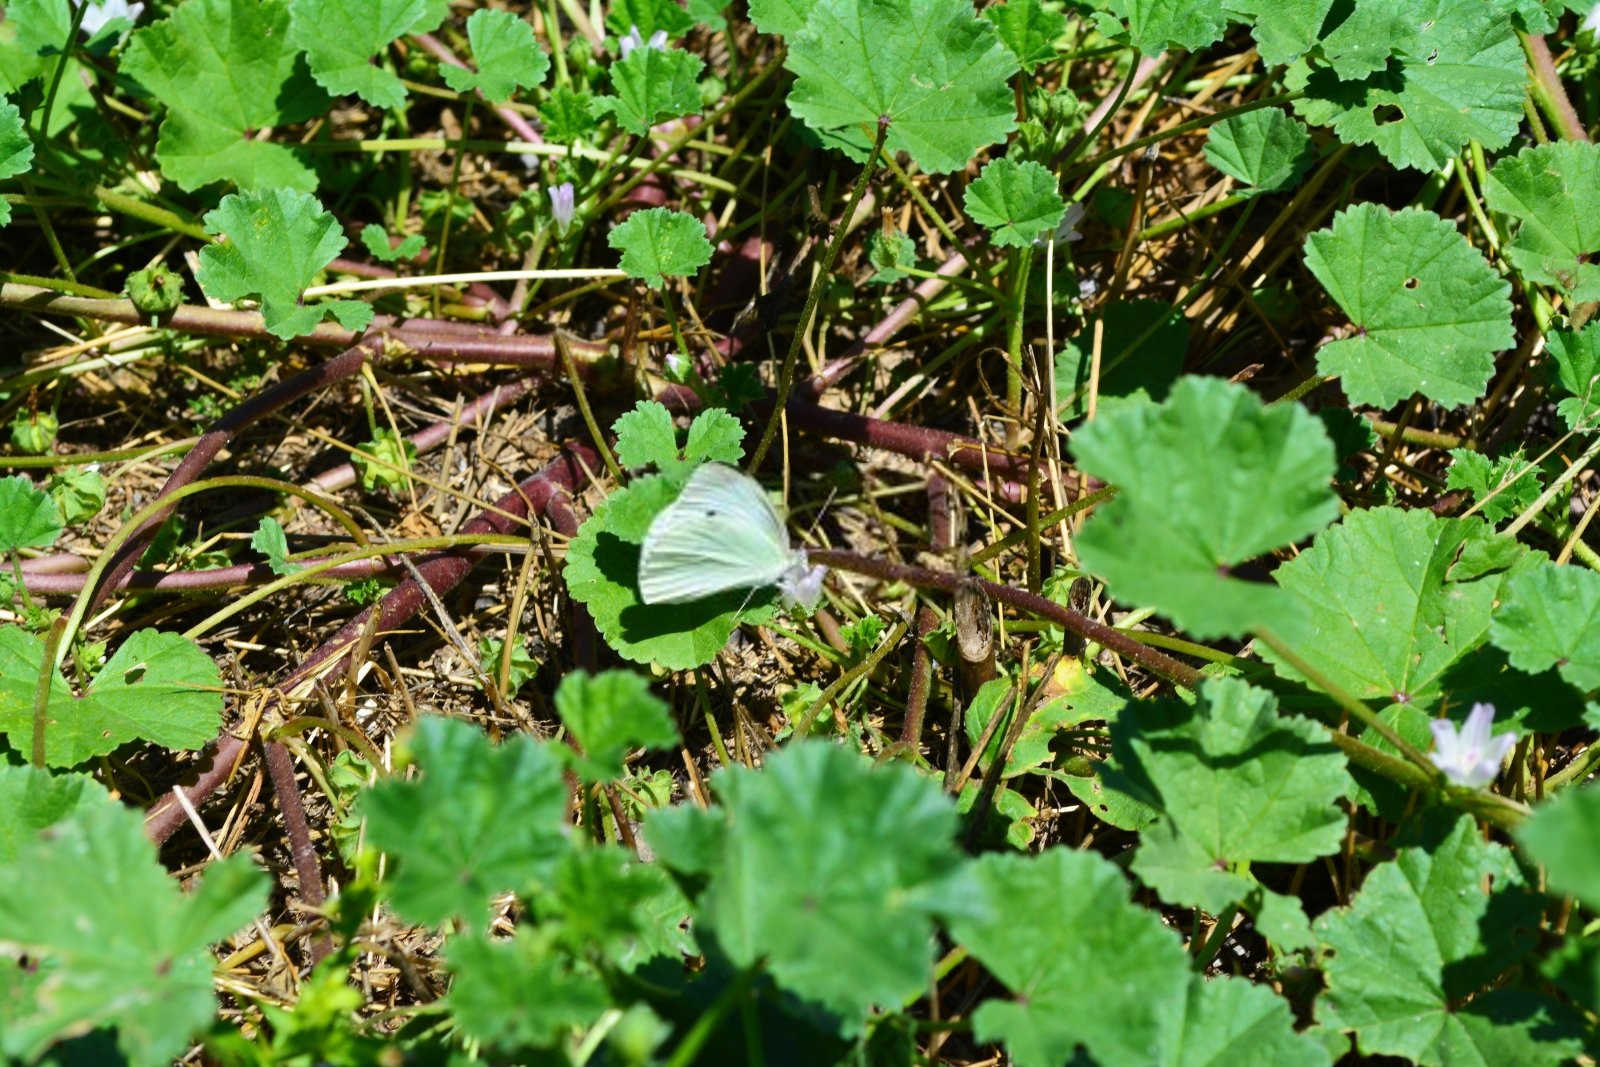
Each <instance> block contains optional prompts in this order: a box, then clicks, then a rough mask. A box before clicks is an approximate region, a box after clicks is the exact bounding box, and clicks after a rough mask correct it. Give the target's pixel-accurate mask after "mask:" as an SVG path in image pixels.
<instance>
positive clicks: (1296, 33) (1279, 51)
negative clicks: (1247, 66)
mask: <svg viewBox="0 0 1600 1067" xmlns="http://www.w3.org/2000/svg"><path fill="white" fill-rule="evenodd" d="M1333 3H1334V0H1223V3H1222V6H1223V8H1224V9H1226V10H1227V11H1228V12H1230V13H1232V14H1233V15H1235V16H1239V17H1241V18H1244V19H1247V20H1249V22H1250V24H1251V25H1250V34H1251V36H1253V37H1254V38H1255V39H1256V47H1257V49H1258V50H1259V51H1260V53H1261V61H1262V62H1263V63H1266V64H1268V65H1270V66H1281V65H1283V64H1285V63H1293V62H1294V61H1295V60H1296V59H1299V58H1300V57H1301V56H1303V55H1305V54H1306V53H1307V52H1309V51H1310V50H1311V49H1312V48H1314V47H1316V45H1317V43H1318V41H1320V40H1321V39H1322V33H1323V26H1324V25H1325V23H1326V20H1327V17H1328V13H1329V11H1330V10H1332V8H1333Z"/></svg>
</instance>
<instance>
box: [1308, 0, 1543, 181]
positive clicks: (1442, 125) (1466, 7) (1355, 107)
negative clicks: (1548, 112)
mask: <svg viewBox="0 0 1600 1067" xmlns="http://www.w3.org/2000/svg"><path fill="white" fill-rule="evenodd" d="M1354 8H1355V13H1354V16H1352V17H1351V18H1350V19H1349V20H1348V21H1347V23H1346V24H1345V25H1346V26H1349V27H1350V29H1349V31H1348V36H1345V35H1340V36H1339V38H1338V40H1336V41H1333V42H1332V43H1330V41H1328V40H1325V41H1324V47H1332V48H1334V49H1339V48H1342V47H1345V46H1346V45H1352V44H1353V51H1354V52H1355V53H1356V54H1357V55H1358V56H1360V57H1361V58H1360V60H1359V61H1353V60H1351V59H1350V57H1348V56H1347V57H1344V58H1345V62H1348V63H1350V66H1351V68H1353V69H1354V70H1361V69H1363V68H1364V69H1367V70H1371V71H1373V72H1374V73H1371V74H1369V75H1367V76H1365V77H1363V78H1361V80H1359V81H1341V80H1340V78H1341V74H1340V73H1339V70H1338V67H1337V61H1336V67H1335V69H1328V68H1315V69H1313V68H1312V67H1311V66H1310V65H1308V64H1307V63H1306V62H1305V61H1301V62H1297V63H1295V64H1294V65H1293V66H1291V67H1290V68H1289V71H1288V74H1287V75H1286V77H1285V79H1284V80H1285V84H1286V85H1287V87H1288V88H1289V89H1290V90H1291V91H1302V90H1303V91H1304V93H1305V95H1304V96H1302V97H1300V98H1299V99H1297V100H1296V101H1295V104H1294V107H1295V110H1296V111H1298V112H1299V113H1300V115H1301V116H1302V117H1303V118H1305V120H1306V121H1307V122H1310V123H1312V124H1313V125H1316V126H1331V127H1333V131H1334V132H1335V133H1336V134H1338V135H1339V139H1340V140H1341V141H1343V142H1345V143H1346V144H1357V145H1360V144H1370V145H1374V146H1376V147H1377V149H1378V151H1380V152H1382V153H1383V154H1384V156H1385V157H1386V158H1387V159H1388V160H1389V161H1390V162H1391V163H1393V164H1394V165H1395V166H1398V167H1412V168H1415V169H1417V170H1424V171H1439V170H1442V169H1443V168H1444V167H1445V165H1446V164H1448V163H1449V161H1450V160H1452V159H1454V158H1455V156H1456V154H1457V153H1458V152H1460V151H1461V150H1462V149H1463V148H1465V147H1466V146H1467V144H1468V143H1469V142H1471V141H1477V142H1478V143H1480V144H1482V145H1483V147H1484V148H1486V149H1489V150H1494V149H1498V148H1503V147H1504V146H1506V145H1507V144H1510V143H1511V139H1512V138H1513V137H1515V136H1516V133H1517V129H1518V127H1519V126H1521V124H1522V97H1523V83H1524V82H1525V80H1526V74H1525V72H1524V70H1523V57H1522V46H1521V45H1520V44H1519V43H1518V41H1517V34H1516V30H1515V28H1514V27H1513V26H1512V23H1511V20H1510V18H1509V17H1508V16H1507V14H1506V12H1505V10H1504V8H1503V6H1502V5H1499V4H1485V3H1482V2H1480V0H1365V2H1362V3H1357V4H1355V5H1354Z"/></svg>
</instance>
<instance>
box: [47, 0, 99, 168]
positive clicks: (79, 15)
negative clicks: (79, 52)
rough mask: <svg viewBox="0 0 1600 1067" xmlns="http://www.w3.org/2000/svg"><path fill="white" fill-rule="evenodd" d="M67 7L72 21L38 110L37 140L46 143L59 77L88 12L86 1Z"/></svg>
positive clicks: (70, 57) (69, 59) (80, 0)
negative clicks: (42, 103) (42, 104)
mask: <svg viewBox="0 0 1600 1067" xmlns="http://www.w3.org/2000/svg"><path fill="white" fill-rule="evenodd" d="M69 7H70V10H71V12H72V21H71V25H69V26H68V27H67V39H66V41H64V42H63V43H62V45H61V54H60V55H59V56H57V57H56V66H55V69H54V70H52V71H51V72H50V88H49V89H47V90H45V94H44V106H43V107H41V108H40V109H39V140H41V141H43V142H46V143H48V142H49V140H50V112H51V111H52V110H53V109H54V108H55V106H56V92H57V90H59V89H60V88H61V77H62V75H64V74H65V73H66V72H67V63H68V62H70V61H71V59H72V45H73V42H75V41H76V40H77V39H78V28H79V27H80V26H82V25H83V16H84V13H85V12H86V11H88V10H89V3H88V0H79V2H78V3H76V4H72V5H69Z"/></svg>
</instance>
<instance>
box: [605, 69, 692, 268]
mask: <svg viewBox="0 0 1600 1067" xmlns="http://www.w3.org/2000/svg"><path fill="white" fill-rule="evenodd" d="M643 51H651V50H650V49H644V50H643ZM638 54H639V53H638V52H637V51H636V52H635V53H634V55H638ZM606 241H607V243H608V244H610V245H611V247H612V248H614V249H616V250H617V251H619V252H621V253H622V261H621V262H620V263H619V264H618V266H619V267H621V268H622V270H623V271H624V272H625V273H626V274H627V275H628V277H630V278H639V279H642V280H643V281H644V283H645V285H647V286H649V287H650V288H651V289H659V288H661V286H662V285H663V284H664V283H665V281H666V279H667V278H668V277H674V278H684V277H689V276H691V275H693V274H694V273H695V272H696V271H698V270H699V269H700V268H701V267H703V266H705V265H706V264H707V263H709V262H711V242H710V241H708V240H706V228H705V224H704V223H702V222H701V221H700V220H699V219H697V218H695V217H693V216H692V215H686V214H684V213H683V212H681V211H673V210H672V209H671V208H665V207H653V208H650V209H648V210H646V211H636V212H634V213H633V214H632V215H629V216H628V218H627V219H626V220H625V221H624V222H621V223H619V224H618V225H617V226H615V227H613V228H612V230H611V232H610V233H609V234H607V235H606Z"/></svg>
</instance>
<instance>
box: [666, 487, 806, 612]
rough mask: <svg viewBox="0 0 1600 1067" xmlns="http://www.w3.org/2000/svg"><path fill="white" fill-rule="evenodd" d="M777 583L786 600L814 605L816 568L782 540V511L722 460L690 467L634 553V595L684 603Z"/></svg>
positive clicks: (785, 529) (784, 529) (784, 535)
mask: <svg viewBox="0 0 1600 1067" xmlns="http://www.w3.org/2000/svg"><path fill="white" fill-rule="evenodd" d="M768 585H776V586H777V587H778V589H779V591H780V592H781V593H782V594H783V598H784V601H785V602H786V603H789V604H794V603H802V604H805V605H806V606H807V607H811V606H814V605H815V603H816V601H817V599H818V598H819V597H820V596H821V591H822V568H821V567H811V566H810V565H809V564H808V563H807V561H806V553H805V550H804V549H800V548H795V547H793V545H792V544H791V543H790V541H789V529H788V527H787V526H785V525H784V521H783V516H781V515H780V514H778V509H777V508H775V507H773V505H772V501H770V500H768V499H767V493H766V490H764V489H762V488H761V483H759V482H757V481H756V480H755V479H754V478H751V477H749V476H748V475H746V474H744V473H742V472H741V471H739V470H738V469H737V468H734V467H730V466H728V465H727V464H724V463H706V464H703V465H701V466H700V467H697V468H695V471H694V473H693V474H691V475H690V476H689V480H688V481H687V482H686V483H685V484H684V487H683V491H682V492H680V493H679V494H678V498H677V499H676V500H674V501H673V502H672V503H671V504H668V505H667V506H666V507H665V508H663V509H662V510H661V512H660V513H659V514H657V515H656V517H655V519H654V520H653V521H652V522H651V523H650V529H649V530H648V531H647V532H646V533H645V537H644V544H643V546H642V547H641V548H640V551H639V598H640V600H641V601H643V602H644V603H646V604H683V603H687V602H689V601H692V600H699V599H701V598H702V597H708V596H713V595H715V594H717V593H723V592H727V591H728V590H730V589H757V588H761V587H763V586H768Z"/></svg>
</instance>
